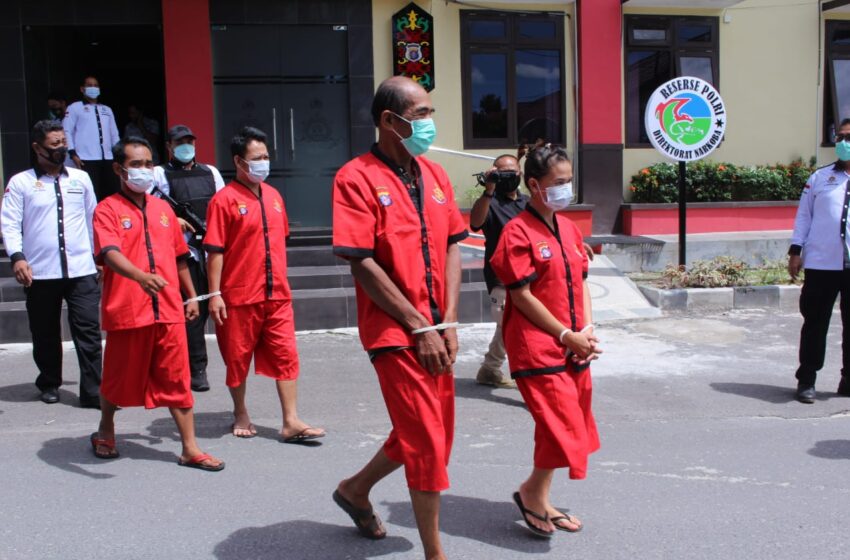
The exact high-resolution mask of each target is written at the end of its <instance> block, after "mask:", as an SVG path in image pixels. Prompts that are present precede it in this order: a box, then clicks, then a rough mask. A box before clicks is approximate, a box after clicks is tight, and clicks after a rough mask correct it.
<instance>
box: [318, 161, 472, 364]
mask: <svg viewBox="0 0 850 560" xmlns="http://www.w3.org/2000/svg"><path fill="white" fill-rule="evenodd" d="M414 168H415V170H416V174H417V177H415V178H410V177H408V176H407V174H406V173H405V172H404V171H403V170H402V169H399V168H398V167H397V166H396V165H395V164H394V163H393V162H392V161H390V160H389V159H387V158H386V156H384V155H383V154H382V153H381V152H380V151H379V150H378V148H377V146H373V147H372V151H371V152H370V153H368V154H364V155H362V156H360V157H357V158H355V159H353V160H351V161H350V162H348V163H347V164H345V166H343V167H342V169H340V170H339V172H338V173H337V175H336V179H335V180H334V190H333V251H334V254H336V255H337V256H340V257H343V258H352V257H354V258H367V257H371V258H374V259H375V261H376V262H377V263H378V264H379V265H380V266H381V268H383V269H384V271H385V272H386V273H387V274H388V275H389V277H390V279H391V280H392V281H393V282H394V283H395V285H396V286H398V288H399V290H401V293H402V294H403V295H404V296H405V297H406V298H407V300H408V301H410V302H411V304H412V305H413V306H414V307H415V308H416V309H417V310H418V311H419V312H420V313H421V314H422V315H423V316H424V317H426V318H428V319H429V320H430V321H431V322H432V324H438V323H441V322H442V321H443V318H444V317H443V314H444V313H445V309H446V252H447V250H448V246H449V245H450V244H451V243H457V242H458V241H461V240H463V239H465V238H466V236H467V235H469V234H468V232H467V231H466V225H465V224H464V222H463V219H462V218H461V215H460V210H458V208H457V204H455V200H454V190H453V189H452V185H451V183H450V182H449V178H448V176H447V175H446V172H445V171H444V170H443V168H442V167H440V166H439V165H437V164H436V163H433V162H431V161H429V160H427V159H425V158H423V157H418V158H415V159H414ZM356 290H357V323H358V325H359V326H360V340H361V341H362V343H363V347H364V348H365V349H366V350H377V349H382V348H393V347H403V346H413V344H414V341H413V337H412V335H411V334H410V333H409V332H407V329H405V328H404V327H403V326H402V325H401V324H400V323H399V322H398V321H396V320H395V319H394V318H392V317H391V316H390V315H388V314H387V313H386V312H385V311H384V310H382V309H381V308H380V307H378V305H377V304H375V303H374V302H373V301H372V300H371V298H369V296H368V294H366V292H365V291H364V290H363V288H362V287H361V286H360V285H359V284H356Z"/></svg>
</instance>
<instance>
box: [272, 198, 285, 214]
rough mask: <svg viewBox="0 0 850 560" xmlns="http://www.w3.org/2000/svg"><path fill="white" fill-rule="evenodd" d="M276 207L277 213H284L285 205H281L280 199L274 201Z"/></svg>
mask: <svg viewBox="0 0 850 560" xmlns="http://www.w3.org/2000/svg"><path fill="white" fill-rule="evenodd" d="M274 209H275V210H277V213H278V214H282V213H283V206H281V205H280V201H279V200H275V201H274Z"/></svg>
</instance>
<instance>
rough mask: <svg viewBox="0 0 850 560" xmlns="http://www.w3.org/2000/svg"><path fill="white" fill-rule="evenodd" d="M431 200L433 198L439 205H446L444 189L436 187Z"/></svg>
mask: <svg viewBox="0 0 850 560" xmlns="http://www.w3.org/2000/svg"><path fill="white" fill-rule="evenodd" d="M431 198H433V199H434V200H435V201H436V202H437V204H445V203H446V193H444V192H443V189H441V188H440V186H439V185H434V190H433V192H431Z"/></svg>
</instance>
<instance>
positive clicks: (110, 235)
mask: <svg viewBox="0 0 850 560" xmlns="http://www.w3.org/2000/svg"><path fill="white" fill-rule="evenodd" d="M151 154H152V152H151V147H150V145H149V144H148V142H147V140H144V139H142V138H133V137H131V138H127V139H125V140H123V141H121V142H118V143H117V144H115V146H114V147H113V159H114V163H113V164H112V166H113V170H114V171H115V174H116V175H118V177H120V179H121V190H120V191H119V192H118V193H116V194H114V195H112V196H110V197H107V198H106V199H104V200H103V202H101V203H100V204H98V206H97V208H96V209H95V213H94V250H95V255H96V258H97V260H98V262H99V263H100V264H105V265H106V266H105V267H104V275H103V300H102V302H101V307H102V316H103V317H102V325H103V330H105V331H106V349H105V351H104V358H103V382H102V384H101V389H100V398H101V419H100V428H99V430H98V431H97V432H95V433H93V434H92V435H91V445H92V449H93V451H94V454H95V456H97V457H99V458H101V459H113V458H115V457H118V450H117V449H116V447H115V421H114V420H115V411H116V410H117V409H118V407H129V406H144V407H145V408H157V407H160V406H167V407H168V409H169V411H170V412H171V415H172V416H173V417H174V421H175V422H176V423H177V429H178V430H179V432H180V438H181V440H182V442H183V452H182V454H181V455H180V460H179V464H180V465H181V466H186V467H192V468H198V469H202V470H207V471H220V470H222V469H223V468H224V462H222V461H220V460H218V459H216V458H214V457H211V456H210V455H208V454H206V453H203V452H202V451H201V450H200V449H199V448H198V445H197V443H196V441H195V423H194V417H193V412H192V405H193V399H192V393H191V390H190V388H189V358H188V356H189V353H188V352H189V351H188V349H187V347H186V327H185V320H186V319H189V320H192V319H194V318H196V317H197V316H198V303H197V301H192V298H194V297H195V289H194V287H193V286H192V279H191V277H190V275H189V270H188V268H187V267H186V258H187V257H188V256H189V249H188V247H187V246H186V242H185V241H184V240H183V234H182V232H181V231H180V226H179V225H178V223H177V217H176V216H175V215H174V212H173V211H172V210H171V207H170V206H168V204H166V203H165V202H163V201H161V200H159V199H157V198H154V197H152V196H150V195H147V194H145V191H146V190H148V189H149V188H150V187H151V186H152V185H153V157H152V155H151ZM181 287H182V289H183V291H184V292H185V293H186V294H187V295H188V297H189V303H188V304H187V305H186V309H185V311H184V309H183V299H182V297H181V295H180V288H181Z"/></svg>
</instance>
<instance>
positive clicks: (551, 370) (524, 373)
mask: <svg viewBox="0 0 850 560" xmlns="http://www.w3.org/2000/svg"><path fill="white" fill-rule="evenodd" d="M564 371H567V365H566V364H561V365H557V366H549V367H543V368H534V369H521V370H519V371H513V372H511V379H519V378H520V377H532V376H534V375H553V374H556V373H562V372H564Z"/></svg>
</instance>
